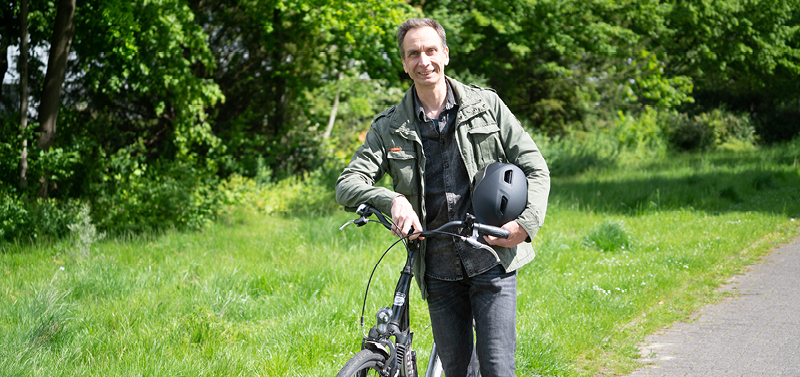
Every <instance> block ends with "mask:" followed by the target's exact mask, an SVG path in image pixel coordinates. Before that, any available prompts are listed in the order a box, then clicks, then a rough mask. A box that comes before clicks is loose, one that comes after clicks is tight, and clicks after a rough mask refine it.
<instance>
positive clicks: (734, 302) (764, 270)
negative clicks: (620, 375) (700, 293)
mask: <svg viewBox="0 0 800 377" xmlns="http://www.w3.org/2000/svg"><path fill="white" fill-rule="evenodd" d="M722 289H723V290H729V291H732V292H734V293H736V294H738V296H736V297H732V298H728V299H726V300H724V301H722V302H721V303H718V304H715V305H709V306H706V307H704V308H703V309H701V310H700V312H699V313H698V314H697V315H696V316H695V317H694V318H696V320H694V321H692V322H691V323H677V324H675V325H673V326H672V327H671V328H669V329H665V330H662V331H660V332H659V333H656V334H654V335H651V336H648V337H647V338H646V341H645V343H643V344H641V345H640V350H641V354H642V357H643V358H642V359H640V360H641V361H642V363H643V364H645V365H644V366H642V368H640V369H638V370H636V371H635V372H634V373H632V374H630V375H629V376H630V377H644V376H647V377H654V376H664V377H675V376H686V377H694V376H746V377H750V376H800V238H796V239H795V240H793V241H792V243H790V244H788V245H784V246H782V247H780V248H778V249H776V250H775V251H773V252H772V253H770V254H769V255H767V256H765V257H764V259H763V262H762V263H761V264H758V265H754V266H751V267H750V268H749V271H748V272H747V273H745V274H744V275H740V276H736V277H735V278H734V279H733V280H732V284H728V285H726V286H724V287H723V288H722Z"/></svg>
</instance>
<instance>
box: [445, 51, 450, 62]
mask: <svg viewBox="0 0 800 377" xmlns="http://www.w3.org/2000/svg"><path fill="white" fill-rule="evenodd" d="M448 64H450V49H449V48H447V47H445V48H444V65H448Z"/></svg>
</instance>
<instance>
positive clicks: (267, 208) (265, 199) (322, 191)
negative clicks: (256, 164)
mask: <svg viewBox="0 0 800 377" xmlns="http://www.w3.org/2000/svg"><path fill="white" fill-rule="evenodd" d="M343 169H344V167H343V166H341V165H340V164H338V163H336V162H334V161H333V160H329V162H327V163H325V164H323V166H322V167H320V168H318V169H316V170H314V171H312V172H308V173H305V174H303V175H301V176H292V177H289V178H285V179H282V180H279V181H274V182H273V181H271V180H264V179H263V178H262V179H261V180H260V181H259V180H255V179H252V178H247V177H242V176H238V175H233V176H231V177H229V178H228V179H227V180H226V181H225V182H223V183H222V184H221V185H220V190H219V191H220V192H223V193H224V195H225V196H226V197H225V202H226V203H230V204H233V205H236V206H238V207H240V208H244V209H246V210H252V211H256V212H264V213H284V214H294V213H315V212H316V213H318V212H328V211H333V210H336V209H338V208H339V205H338V204H337V203H336V198H335V190H334V187H335V184H336V179H337V178H338V177H339V173H341V171H342V170H343Z"/></svg>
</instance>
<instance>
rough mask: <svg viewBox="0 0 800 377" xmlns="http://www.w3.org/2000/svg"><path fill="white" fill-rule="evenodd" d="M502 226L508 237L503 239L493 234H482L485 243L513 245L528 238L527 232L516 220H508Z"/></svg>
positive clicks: (503, 245)
mask: <svg viewBox="0 0 800 377" xmlns="http://www.w3.org/2000/svg"><path fill="white" fill-rule="evenodd" d="M502 228H503V229H506V230H508V233H509V235H508V238H505V239H503V238H497V237H494V236H483V238H484V239H485V240H486V243H488V244H489V245H495V246H500V247H514V246H517V245H519V244H521V243H522V242H524V241H525V240H526V239H527V238H528V232H527V231H526V230H525V228H523V227H522V226H520V225H519V223H518V222H516V221H510V222H508V223H506V224H505V225H503V226H502Z"/></svg>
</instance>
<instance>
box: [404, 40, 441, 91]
mask: <svg viewBox="0 0 800 377" xmlns="http://www.w3.org/2000/svg"><path fill="white" fill-rule="evenodd" d="M448 63H450V51H449V50H448V49H447V47H444V46H443V45H442V40H441V39H440V38H439V34H438V33H436V30H435V29H434V28H432V27H429V26H423V27H418V28H413V29H411V30H409V31H408V33H406V37H405V39H404V40H403V70H404V71H406V73H408V75H409V76H410V77H411V79H412V80H414V83H415V84H416V85H417V86H418V87H422V88H428V89H432V88H433V87H436V86H437V85H439V84H441V85H445V83H444V67H445V66H446V65H447V64H448Z"/></svg>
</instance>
